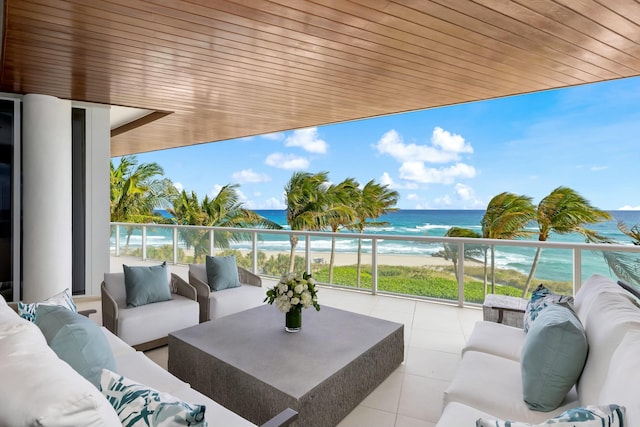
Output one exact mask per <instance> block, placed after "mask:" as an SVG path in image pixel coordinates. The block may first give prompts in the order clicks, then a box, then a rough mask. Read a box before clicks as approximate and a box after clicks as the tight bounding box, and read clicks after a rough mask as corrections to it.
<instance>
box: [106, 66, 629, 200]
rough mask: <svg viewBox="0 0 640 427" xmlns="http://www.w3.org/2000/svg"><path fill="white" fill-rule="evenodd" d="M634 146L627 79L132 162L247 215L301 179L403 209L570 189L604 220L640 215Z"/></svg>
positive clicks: (202, 147) (186, 149) (232, 142)
mask: <svg viewBox="0 0 640 427" xmlns="http://www.w3.org/2000/svg"><path fill="white" fill-rule="evenodd" d="M639 135H640V78H632V79H624V80H616V81H611V82H605V83H599V84H595V85H585V86H579V87H574V88H569V89H562V90H554V91H547V92H541V93H535V94H530V95H522V96H517V97H508V98H501V99H495V100H490V101H483V102H474V103H469V104H464V105H458V106H451V107H442V108H436V109H431V110H424V111H418V112H413V113H405V114H397V115H391V116H386V117H380V118H374V119H367V120H359V121H354V122H348V123H341V124H335V125H328V126H320V127H317V128H310V129H301V130H296V131H287V132H282V133H276V134H269V135H264V136H256V137H251V138H242V139H236V140H230V141H220V142H216V143H209V144H200V145H196V146H191V147H183V148H178V149H171V150H164V151H156V152H151V153H144V154H139V155H138V156H137V157H138V160H139V161H140V162H157V163H158V164H160V165H161V166H162V167H163V168H164V171H165V175H166V177H168V178H169V179H171V180H172V181H173V182H174V183H176V185H177V186H178V187H179V188H184V189H186V190H188V191H191V190H194V191H196V193H197V194H198V195H199V196H200V198H202V197H204V195H205V194H209V195H215V194H217V191H218V189H219V188H220V186H221V185H225V184H229V183H238V184H240V191H241V193H242V197H243V199H244V202H245V205H246V206H247V207H248V208H251V209H282V208H284V204H283V190H284V186H285V184H286V182H287V181H288V179H289V178H290V177H291V174H292V173H293V172H294V171H297V170H304V171H308V172H319V171H328V172H329V177H330V180H331V182H339V181H342V180H343V179H345V178H347V177H354V178H356V179H357V180H358V181H359V182H361V183H366V182H367V181H369V180H371V179H374V180H376V181H377V182H381V183H384V184H388V185H389V186H390V187H391V188H393V189H395V190H397V191H398V192H399V193H400V200H399V203H398V207H399V208H401V209H484V208H485V207H486V205H487V203H488V202H489V200H491V198H492V197H493V196H495V195H496V194H498V193H501V192H503V191H510V192H514V193H518V194H525V195H528V196H531V197H532V198H533V201H534V203H537V202H539V201H540V199H541V198H543V197H544V196H545V195H547V194H548V193H549V192H550V191H551V190H553V189H554V188H556V187H558V186H560V185H563V186H568V187H571V188H573V189H575V190H577V191H578V192H579V193H580V194H582V195H583V196H584V197H586V198H587V199H588V200H590V201H591V203H593V204H594V205H596V206H598V207H599V208H602V209H608V210H614V209H632V208H633V209H639V210H640V191H639V190H638V188H639V185H638V184H639V182H640V142H639V141H638V137H639ZM114 160H115V161H116V162H117V159H114Z"/></svg>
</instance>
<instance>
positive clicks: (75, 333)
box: [35, 305, 115, 387]
mask: <svg viewBox="0 0 640 427" xmlns="http://www.w3.org/2000/svg"><path fill="white" fill-rule="evenodd" d="M35 324H36V326H38V328H40V330H41V331H42V334H43V335H44V336H45V338H46V339H47V344H49V347H51V349H52V350H53V351H54V352H55V353H56V354H57V355H58V357H59V358H60V359H62V360H64V361H65V362H67V363H68V364H69V365H71V367H72V368H73V369H75V370H76V372H78V373H79V374H80V375H82V376H83V377H85V378H86V379H87V380H88V381H89V382H91V383H92V384H93V385H95V386H96V387H98V386H99V384H100V375H101V373H102V369H103V368H108V369H115V360H114V358H113V353H112V351H111V347H110V346H109V342H108V341H107V338H106V337H105V336H104V334H103V333H102V331H101V330H100V327H99V326H98V325H96V324H95V323H94V322H93V321H92V320H90V319H89V318H87V317H85V316H82V315H80V314H77V313H74V312H72V311H71V310H68V309H66V308H64V307H60V306H48V305H41V306H40V307H38V311H37V317H36V321H35Z"/></svg>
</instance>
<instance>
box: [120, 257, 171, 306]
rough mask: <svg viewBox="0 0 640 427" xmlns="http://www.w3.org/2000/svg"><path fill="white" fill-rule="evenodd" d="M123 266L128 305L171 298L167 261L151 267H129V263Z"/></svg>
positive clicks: (139, 304)
mask: <svg viewBox="0 0 640 427" xmlns="http://www.w3.org/2000/svg"><path fill="white" fill-rule="evenodd" d="M122 267H123V268H124V287H125V290H126V292H127V307H139V306H141V305H145V304H151V303H153V302H160V301H168V300H170V299H171V289H170V288H169V279H168V277H167V263H166V262H163V263H162V264H161V265H154V266H151V267H147V266H136V267H129V266H128V265H123V266H122Z"/></svg>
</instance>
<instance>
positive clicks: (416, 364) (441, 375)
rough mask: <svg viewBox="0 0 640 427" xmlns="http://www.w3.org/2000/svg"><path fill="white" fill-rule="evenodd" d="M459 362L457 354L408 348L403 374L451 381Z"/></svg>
mask: <svg viewBox="0 0 640 427" xmlns="http://www.w3.org/2000/svg"><path fill="white" fill-rule="evenodd" d="M459 362H460V356H459V355H457V354H453V353H447V352H444V351H436V350H425V349H422V348H418V347H410V348H409V354H408V357H407V360H406V362H405V368H404V372H405V373H406V374H410V375H419V376H422V377H429V378H435V379H438V380H445V381H451V380H452V379H453V377H454V375H455V372H456V369H457V368H458V363H459Z"/></svg>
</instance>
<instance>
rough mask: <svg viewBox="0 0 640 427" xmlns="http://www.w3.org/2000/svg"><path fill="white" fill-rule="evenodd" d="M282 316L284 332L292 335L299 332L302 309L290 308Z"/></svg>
mask: <svg viewBox="0 0 640 427" xmlns="http://www.w3.org/2000/svg"><path fill="white" fill-rule="evenodd" d="M284 315H285V322H284V330H285V331H287V332H292V333H294V332H300V329H301V328H302V307H292V308H291V310H289V311H288V312H286V313H285V314H284Z"/></svg>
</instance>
